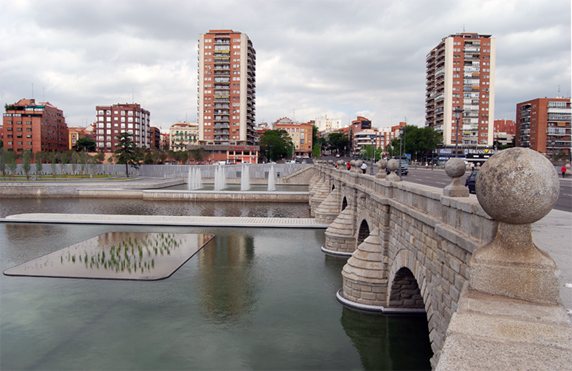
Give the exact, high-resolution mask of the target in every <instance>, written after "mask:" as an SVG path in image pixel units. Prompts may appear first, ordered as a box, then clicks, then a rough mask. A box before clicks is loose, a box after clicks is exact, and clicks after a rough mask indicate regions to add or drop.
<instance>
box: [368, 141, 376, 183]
mask: <svg viewBox="0 0 572 371" xmlns="http://www.w3.org/2000/svg"><path fill="white" fill-rule="evenodd" d="M369 139H370V140H371V175H373V158H374V157H375V147H374V144H375V135H371V136H370V137H369Z"/></svg>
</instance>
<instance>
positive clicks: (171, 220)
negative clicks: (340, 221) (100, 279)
mask: <svg viewBox="0 0 572 371" xmlns="http://www.w3.org/2000/svg"><path fill="white" fill-rule="evenodd" d="M0 222H3V223H48V224H50V223H55V224H114V225H162V226H177V227H235V228H308V229H326V228H328V227H329V224H324V223H321V222H319V221H318V220H317V219H314V218H251V217H224V216H170V215H107V214H51V213H50V214H40V213H38V214H17V215H10V216H8V217H6V218H5V219H0Z"/></svg>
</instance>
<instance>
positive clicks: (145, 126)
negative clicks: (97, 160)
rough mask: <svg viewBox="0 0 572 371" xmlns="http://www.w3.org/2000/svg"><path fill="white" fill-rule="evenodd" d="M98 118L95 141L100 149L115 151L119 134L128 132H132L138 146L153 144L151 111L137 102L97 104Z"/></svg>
mask: <svg viewBox="0 0 572 371" xmlns="http://www.w3.org/2000/svg"><path fill="white" fill-rule="evenodd" d="M95 111H96V115H97V119H96V128H95V142H96V146H97V150H98V151H104V152H113V151H115V145H116V144H117V138H116V137H117V136H118V135H119V134H121V133H124V132H127V133H130V134H132V139H133V142H135V145H136V146H137V147H143V146H145V147H147V148H149V146H150V145H151V138H150V137H151V125H150V113H149V111H147V110H145V109H143V108H141V106H140V105H139V104H137V103H125V104H121V103H119V104H114V105H112V106H96V107H95Z"/></svg>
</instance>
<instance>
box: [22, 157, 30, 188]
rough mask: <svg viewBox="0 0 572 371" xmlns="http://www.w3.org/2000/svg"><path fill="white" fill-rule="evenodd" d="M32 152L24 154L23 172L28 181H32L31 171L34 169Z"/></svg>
mask: <svg viewBox="0 0 572 371" xmlns="http://www.w3.org/2000/svg"><path fill="white" fill-rule="evenodd" d="M31 162H32V152H31V151H30V150H27V151H24V153H23V154H22V170H24V174H26V180H27V181H30V170H31V168H32V165H31Z"/></svg>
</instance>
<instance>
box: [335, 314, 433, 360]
mask: <svg viewBox="0 0 572 371" xmlns="http://www.w3.org/2000/svg"><path fill="white" fill-rule="evenodd" d="M340 322H341V324H342V327H343V328H344V330H345V332H346V334H347V335H348V337H349V338H350V339H351V340H352V343H353V345H354V346H355V348H356V350H357V351H358V352H359V354H360V358H361V362H362V365H363V367H364V369H366V370H402V369H405V368H407V369H413V370H430V369H431V365H430V363H429V359H430V358H431V357H432V355H433V353H432V351H431V345H430V342H429V330H428V328H427V318H426V316H425V315H414V316H384V315H378V314H369V313H363V312H358V311H355V310H351V309H348V308H343V312H342V318H341V319H340ZM380 355H381V356H380Z"/></svg>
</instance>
